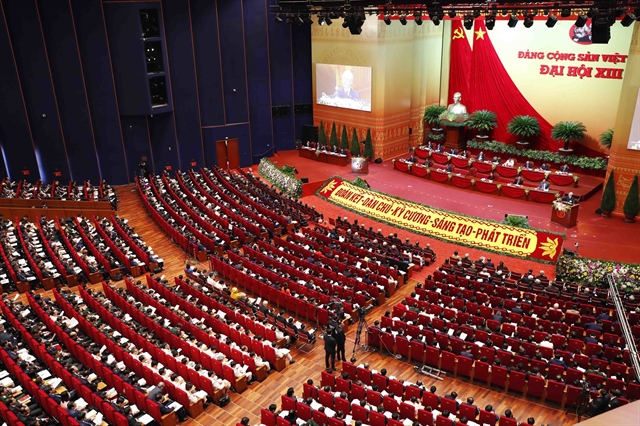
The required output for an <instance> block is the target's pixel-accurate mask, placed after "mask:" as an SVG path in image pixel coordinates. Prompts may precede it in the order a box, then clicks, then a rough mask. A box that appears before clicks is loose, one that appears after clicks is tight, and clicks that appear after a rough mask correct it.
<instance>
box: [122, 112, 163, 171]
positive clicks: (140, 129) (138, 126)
mask: <svg viewBox="0 0 640 426" xmlns="http://www.w3.org/2000/svg"><path fill="white" fill-rule="evenodd" d="M121 122H122V136H123V138H124V146H125V149H126V152H127V162H128V163H129V174H130V176H129V179H131V180H133V177H134V176H135V175H136V174H138V171H139V169H138V164H139V163H140V160H141V159H142V157H147V169H148V170H149V172H150V173H151V172H153V171H154V170H155V171H156V172H161V171H162V169H163V168H164V165H163V164H158V165H157V166H158V167H157V168H154V164H155V162H154V161H153V160H154V158H153V155H152V153H151V141H150V135H149V128H148V126H147V117H146V116H143V115H132V116H129V117H121Z"/></svg>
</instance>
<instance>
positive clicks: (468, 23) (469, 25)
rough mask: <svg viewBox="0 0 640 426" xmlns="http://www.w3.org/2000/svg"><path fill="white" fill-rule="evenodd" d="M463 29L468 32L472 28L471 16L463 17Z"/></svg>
mask: <svg viewBox="0 0 640 426" xmlns="http://www.w3.org/2000/svg"><path fill="white" fill-rule="evenodd" d="M464 27H465V28H466V29H468V30H470V29H472V28H473V18H472V17H471V16H465V18H464Z"/></svg>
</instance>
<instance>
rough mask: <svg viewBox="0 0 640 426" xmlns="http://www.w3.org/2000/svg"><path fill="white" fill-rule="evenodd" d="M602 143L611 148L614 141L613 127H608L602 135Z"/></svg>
mask: <svg viewBox="0 0 640 426" xmlns="http://www.w3.org/2000/svg"><path fill="white" fill-rule="evenodd" d="M599 139H600V145H602V146H604V147H605V148H607V149H611V142H613V129H607V130H605V131H604V132H602V134H601V135H600V138H599Z"/></svg>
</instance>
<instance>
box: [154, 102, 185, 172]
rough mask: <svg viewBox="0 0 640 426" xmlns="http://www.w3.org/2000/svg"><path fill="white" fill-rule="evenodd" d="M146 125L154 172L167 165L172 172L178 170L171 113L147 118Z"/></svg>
mask: <svg viewBox="0 0 640 426" xmlns="http://www.w3.org/2000/svg"><path fill="white" fill-rule="evenodd" d="M147 125H148V126H149V138H150V140H151V153H152V154H151V155H152V156H153V162H154V164H155V166H156V170H157V171H160V170H162V169H163V168H164V167H165V166H166V165H167V164H170V165H171V167H172V168H173V169H174V170H178V169H179V168H180V167H179V164H178V163H179V161H178V152H177V150H176V138H175V125H174V121H173V112H166V113H164V114H154V115H152V116H149V117H148V119H147Z"/></svg>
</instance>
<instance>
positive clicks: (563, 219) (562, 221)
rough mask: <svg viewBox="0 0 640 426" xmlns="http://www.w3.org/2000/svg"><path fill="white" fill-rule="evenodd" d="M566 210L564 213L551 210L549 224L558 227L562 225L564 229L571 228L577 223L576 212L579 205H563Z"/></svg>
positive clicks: (554, 209) (553, 208)
mask: <svg viewBox="0 0 640 426" xmlns="http://www.w3.org/2000/svg"><path fill="white" fill-rule="evenodd" d="M563 205H564V206H566V207H567V208H568V209H567V210H566V211H563V210H559V209H556V208H555V207H552V208H551V222H553V223H557V224H558V225H562V226H564V227H566V228H573V227H574V226H576V223H578V210H579V208H580V205H579V204H574V205H569V204H564V203H563Z"/></svg>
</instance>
